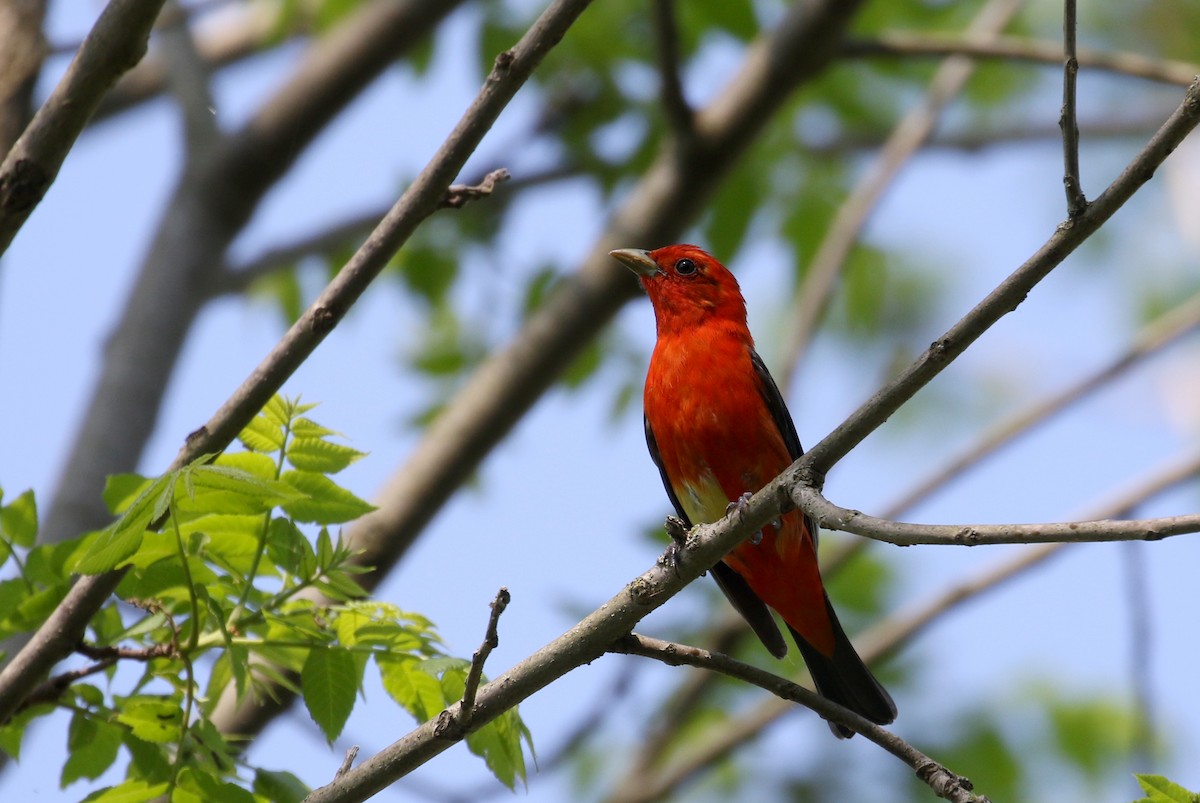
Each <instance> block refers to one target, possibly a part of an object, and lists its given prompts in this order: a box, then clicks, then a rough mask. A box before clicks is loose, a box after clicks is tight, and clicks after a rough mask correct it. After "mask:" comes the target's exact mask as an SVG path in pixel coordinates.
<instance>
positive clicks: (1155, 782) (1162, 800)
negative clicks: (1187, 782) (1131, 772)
mask: <svg viewBox="0 0 1200 803" xmlns="http://www.w3.org/2000/svg"><path fill="white" fill-rule="evenodd" d="M1134 777H1135V778H1137V782H1138V785H1139V786H1141V787H1142V791H1143V792H1145V793H1146V796H1145V797H1143V798H1140V799H1138V800H1136V801H1134V803H1200V794H1197V793H1195V792H1189V791H1188V790H1186V789H1184V788H1183V787H1182V786H1180V785H1179V784H1177V783H1175V782H1173V781H1170V780H1168V779H1166V778H1164V777H1162V776H1161V775H1135V776H1134Z"/></svg>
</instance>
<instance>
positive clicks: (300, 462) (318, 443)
mask: <svg viewBox="0 0 1200 803" xmlns="http://www.w3.org/2000/svg"><path fill="white" fill-rule="evenodd" d="M365 455H366V453H365V452H360V451H358V450H357V449H351V448H350V447H349V446H341V445H339V444H336V443H330V442H329V441H326V440H322V439H321V438H296V439H295V440H293V441H292V442H291V444H290V445H289V446H288V449H287V459H288V462H290V463H291V464H292V465H293V466H295V467H296V468H298V469H300V470H301V471H315V472H318V473H321V474H336V473H338V472H339V471H341V470H342V469H344V468H346V467H347V466H349V465H350V464H351V463H353V462H355V461H357V460H360V459H361V458H362V457H364V456H365Z"/></svg>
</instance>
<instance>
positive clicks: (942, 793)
mask: <svg viewBox="0 0 1200 803" xmlns="http://www.w3.org/2000/svg"><path fill="white" fill-rule="evenodd" d="M609 651H610V652H615V653H622V654H625V655H640V656H642V657H644V658H653V659H655V660H657V661H662V662H663V663H665V664H668V665H669V666H679V665H686V666H694V667H697V668H699V669H707V670H709V671H711V672H719V673H720V674H722V675H726V676H728V677H731V678H735V679H737V680H741V681H745V682H746V683H751V684H753V685H755V686H758V687H759V688H762V689H766V690H767V691H769V692H771V693H772V694H774V695H775V696H776V697H779V698H780V699H781V700H787V701H791V702H796V703H800V704H801V705H803V706H805V707H807V708H811V709H812V710H813V711H815V712H817V713H818V714H820V715H821V716H822V717H823V718H824V719H825V720H827V721H829V722H836V723H838V724H839V725H845V726H846V727H848V728H850V729H852V730H854V731H857V732H858V733H860V734H862V735H863V737H865V738H866V739H869V740H870V741H872V742H874V743H875V744H877V745H879V746H880V747H882V748H883V749H884V750H886V751H888V752H889V753H891V754H892V755H894V756H895V757H896V758H898V759H900V760H901V761H903V762H904V763H905V764H907V765H908V766H909V767H911V768H912V770H913V771H914V772H915V773H916V775H917V777H918V778H920V779H921V780H922V781H923V782H925V783H926V784H928V785H929V787H930V788H931V789H932V790H933V792H934V794H936V795H937V796H938V797H940V798H943V799H945V800H953V801H960V803H988V799H987V798H986V797H982V796H978V795H975V794H974V793H973V792H972V790H973V788H974V787H973V786H972V785H971V782H970V781H969V780H967V779H966V778H964V777H962V776H961V775H956V774H955V773H953V772H951V771H950V770H948V769H946V768H945V767H943V766H942V765H941V764H939V763H938V762H936V761H934V760H933V759H931V758H930V757H929V756H927V755H925V754H924V753H922V752H921V751H919V750H917V749H916V748H915V747H913V746H912V745H910V744H909V743H908V742H906V741H904V740H903V739H901V738H900V737H899V736H896V735H895V734H894V733H892V732H890V731H887V730H884V729H883V728H881V727H879V726H878V725H876V724H874V723H873V722H871V721H869V720H867V719H865V718H863V717H861V716H859V715H858V714H856V713H854V712H853V711H851V710H849V709H847V708H843V707H842V706H840V705H838V704H837V703H833V702H830V701H829V700H827V699H825V698H824V697H822V696H821V695H819V694H817V693H816V692H813V691H809V690H808V689H806V688H804V687H803V686H800V685H797V684H796V683H793V682H792V681H790V680H788V679H787V678H782V677H779V676H778V675H774V674H771V673H770V672H767V671H765V670H762V669H759V668H758V667H756V666H751V665H750V664H746V663H742V662H741V661H737V660H734V659H733V658H730V657H729V656H727V655H721V654H720V653H712V652H709V651H708V650H702V649H700V648H698V647H690V646H688V645H686V644H675V643H672V642H669V641H661V640H659V639H655V638H648V637H646V636H642V635H639V634H637V633H631V634H630V635H628V636H626V637H625V638H623V639H621V640H619V641H617V642H616V643H614V644H613V645H612V646H610V647H609Z"/></svg>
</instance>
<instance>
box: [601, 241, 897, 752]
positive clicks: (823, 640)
mask: <svg viewBox="0 0 1200 803" xmlns="http://www.w3.org/2000/svg"><path fill="white" fill-rule="evenodd" d="M612 256H613V257H614V258H616V259H617V260H619V261H620V262H622V263H623V264H625V265H626V266H628V267H629V268H631V269H632V270H633V271H634V272H635V273H637V274H638V276H639V277H640V279H641V283H642V286H643V287H644V288H645V289H646V293H647V295H649V296H650V301H651V303H652V304H653V306H654V317H655V321H656V324H657V328H658V341H657V343H656V344H655V346H654V354H653V356H652V357H651V358H650V369H649V371H648V373H647V375H646V392H645V396H644V404H645V425H646V443H647V445H648V446H649V447H650V456H651V457H652V458H654V462H655V464H657V465H658V470H659V473H660V474H661V475H662V480H663V485H665V486H666V489H667V496H669V497H670V499H671V503H672V504H674V506H675V510H676V512H677V513H678V514H679V517H680V518H682V519H683V521H684V524H685V525H686V526H688V527H691V526H692V525H693V524H698V523H701V522H713V521H716V520H718V519H720V518H722V517H723V516H724V515H725V513H726V511H727V509H728V508H729V506H730V504H731V503H733V504H737V503H738V501H739V500H741V499H742V498H743V497H744V495H746V494H748V493H754V492H756V491H758V490H759V489H761V488H762V487H763V486H764V485H766V484H767V483H768V482H770V481H771V480H772V479H774V478H775V476H776V475H778V474H780V473H781V472H782V471H783V470H784V469H785V468H787V467H788V466H789V465H790V464H791V463H792V462H793V461H795V460H796V459H797V458H799V457H800V455H801V454H803V453H804V450H803V449H802V448H801V446H800V439H799V437H798V436H797V435H796V427H795V425H794V424H793V423H792V418H791V416H790V415H789V414H788V411H787V407H786V405H785V404H784V401H783V397H782V396H781V395H780V393H779V388H778V387H777V386H776V385H775V380H773V379H772V378H771V375H770V373H768V372H767V367H766V366H765V365H764V364H763V361H762V358H760V357H759V356H758V354H757V353H756V352H755V350H754V339H753V338H752V337H751V336H750V329H749V327H748V326H747V325H746V301H745V299H743V298H742V293H741V290H740V289H739V288H738V283H737V280H736V279H734V278H733V274H731V273H730V272H729V271H728V270H726V268H725V267H724V266H723V265H722V264H721V263H720V262H718V261H717V260H716V259H715V258H713V257H712V256H711V255H709V254H708V253H706V252H704V251H703V250H701V249H699V248H697V247H696V246H693V245H671V246H667V247H666V248H659V249H658V250H656V251H642V250H638V249H633V248H627V249H621V250H617V251H613V252H612ZM712 575H713V578H714V579H715V580H716V581H717V585H719V586H720V587H721V590H722V591H723V592H725V596H726V597H728V599H729V601H730V602H731V603H733V607H734V608H736V609H737V610H738V612H739V613H740V614H741V615H742V616H743V617H745V619H746V621H747V622H748V623H749V624H750V627H751V628H753V630H754V632H755V633H756V634H757V635H758V637H759V639H761V640H762V642H763V644H764V645H765V646H766V648H767V650H768V651H770V653H771V654H772V655H774V656H775V657H777V658H782V657H783V656H784V655H785V654H786V653H787V644H786V642H784V640H783V636H782V634H781V633H780V631H779V627H778V626H777V625H776V623H775V620H774V618H773V617H772V616H771V612H770V610H768V608H771V609H774V610H775V611H776V612H777V613H778V614H779V616H780V617H781V618H782V619H783V621H784V623H785V624H786V625H787V628H788V630H789V631H791V634H792V638H793V639H794V640H795V642H796V646H797V647H799V648H800V654H801V655H802V656H803V657H804V662H805V663H806V664H807V665H808V669H809V672H810V673H811V674H812V678H813V683H814V684H815V685H816V687H817V691H818V692H819V693H820V694H822V695H824V696H825V697H827V698H828V699H830V700H832V701H834V702H836V703H840V704H841V705H843V706H845V707H846V708H849V709H850V710H852V711H856V712H857V713H859V714H861V715H862V716H863V717H865V718H867V719H869V720H871V721H872V722H876V723H879V724H881V725H885V724H887V723H889V722H891V721H892V720H894V719H895V718H896V704H895V703H893V702H892V698H891V696H890V695H889V694H888V693H887V691H886V690H885V689H884V688H883V686H881V685H880V684H879V681H877V680H876V679H875V677H874V675H872V674H871V671H870V670H869V669H867V667H866V665H865V664H864V663H863V662H862V659H861V658H859V657H858V653H856V652H855V651H854V646H853V645H852V644H851V643H850V639H849V638H847V636H846V633H845V631H844V630H842V626H841V625H840V624H839V623H838V620H837V616H836V615H835V614H834V611H833V607H832V606H831V605H830V603H829V596H828V595H827V594H826V593H825V586H824V584H823V583H822V582H821V574H820V570H819V567H818V565H817V527H816V523H815V522H813V521H812V520H811V519H810V518H808V517H807V516H806V515H805V514H804V513H803V512H802V511H799V510H795V511H790V512H788V513H786V514H784V515H783V516H781V517H780V519H779V520H778V521H777V522H773V523H772V524H770V525H768V526H766V527H764V528H763V529H762V531H761V533H758V534H756V535H755V536H753V537H751V538H749V539H747V540H746V541H743V542H742V543H741V544H740V545H738V546H737V547H735V548H734V549H733V551H731V552H730V553H729V554H728V555H726V556H725V557H724V558H723V559H722V560H721V562H720V563H718V564H717V565H716V566H714V567H713V569H712ZM830 727H831V729H832V730H833V732H834V734H836V735H838V736H841V737H848V736H852V735H853V732H852V731H850V730H849V729H847V728H844V727H842V726H839V725H834V724H832V723H831V724H830Z"/></svg>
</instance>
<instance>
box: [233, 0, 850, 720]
mask: <svg viewBox="0 0 1200 803" xmlns="http://www.w3.org/2000/svg"><path fill="white" fill-rule="evenodd" d="M860 2H861V0H855V2H850V0H822V2H821V3H819V4H816V5H811V4H796V5H794V6H792V7H791V10H790V11H789V13H788V14H787V15H786V16H785V17H784V19H783V20H782V21H781V22H780V23H779V25H778V27H777V28H776V29H775V30H773V31H771V32H770V33H769V34H767V35H764V36H763V37H761V38H760V39H759V40H758V41H756V42H755V43H754V44H753V45H751V46H750V48H749V49H748V51H747V54H746V57H745V59H744V61H743V64H742V67H741V69H740V70H739V72H738V73H736V74H735V75H734V76H733V78H732V79H731V81H730V82H729V84H728V85H727V87H726V88H725V89H724V90H723V91H722V92H721V93H720V94H719V95H718V96H717V97H716V98H715V99H714V100H713V101H712V102H711V103H710V104H709V105H708V106H707V107H705V108H703V109H701V110H699V111H698V113H697V115H696V142H695V147H694V149H693V155H694V158H695V159H696V160H699V161H698V164H703V169H698V168H696V166H695V165H693V163H692V162H690V161H689V162H683V161H681V160H680V159H679V158H678V155H677V154H676V153H675V152H674V151H673V150H671V149H669V148H667V149H664V150H662V151H660V153H659V156H658V158H657V159H656V160H655V162H654V163H653V164H652V165H651V166H650V168H649V169H648V171H647V172H646V174H645V177H644V178H643V179H642V181H641V182H640V183H639V184H638V185H637V186H636V187H635V188H634V189H633V190H632V191H631V192H630V194H629V196H628V197H627V198H626V200H625V202H624V203H623V204H622V205H621V207H620V208H619V209H618V210H617V211H616V213H615V214H614V215H613V217H612V219H611V221H610V222H609V225H608V227H607V228H606V230H605V231H604V232H603V233H602V234H601V236H600V237H599V239H598V240H597V242H596V243H595V244H594V245H593V247H592V250H591V252H590V253H589V254H588V256H587V257H586V258H585V260H584V262H583V264H582V266H581V267H580V268H579V270H578V271H577V272H576V273H575V274H574V275H573V276H571V277H570V278H568V279H566V280H564V281H563V282H562V283H561V285H560V286H559V288H558V289H557V290H556V291H555V292H554V294H553V295H551V296H550V297H549V298H548V299H547V300H546V301H545V302H544V303H543V304H542V305H541V306H540V307H539V308H538V309H537V310H536V311H535V312H534V313H533V314H531V315H530V316H529V318H528V319H527V320H526V322H525V324H524V325H523V326H522V328H521V330H520V332H519V333H518V334H517V336H516V337H515V338H514V339H513V341H512V342H511V343H510V344H509V345H508V346H506V347H504V348H502V349H499V350H497V351H496V352H495V353H493V354H492V355H491V356H490V357H489V358H488V359H487V360H486V361H485V362H484V363H483V364H482V365H481V366H480V367H479V368H478V369H477V370H476V371H475V373H474V374H473V375H472V377H471V378H470V380H469V381H468V382H467V384H466V385H465V386H464V387H463V389H462V390H461V391H460V392H459V393H458V394H457V395H456V396H455V397H454V398H453V399H452V400H451V401H450V403H449V405H448V406H447V407H446V408H445V410H444V411H443V412H442V413H441V415H440V416H439V417H438V418H437V419H436V420H435V421H434V422H433V424H432V425H431V426H430V427H429V429H428V431H427V432H426V434H425V437H424V438H423V439H422V441H421V443H420V444H419V445H418V446H417V448H416V450H415V451H414V452H413V454H412V455H411V457H410V458H409V459H408V462H407V463H405V465H404V466H402V467H401V468H400V470H399V471H397V472H396V474H394V475H393V476H392V477H391V478H390V479H389V480H388V481H387V482H386V483H385V485H384V487H383V488H382V489H381V491H380V492H379V494H378V499H377V502H376V504H377V505H378V510H376V511H374V512H373V513H371V514H369V515H367V516H364V517H363V518H362V519H360V520H358V521H357V522H355V524H354V526H353V527H351V528H350V529H349V530H348V531H347V533H346V538H347V542H348V544H349V546H350V548H351V549H353V550H355V552H356V557H355V560H356V562H360V563H361V565H364V566H371V567H373V568H374V571H372V572H371V573H369V574H365V575H361V576H360V577H358V578H357V579H358V580H359V582H360V583H362V584H363V586H364V587H365V588H367V589H368V590H370V589H373V588H375V587H376V585H377V584H378V583H379V582H380V580H381V579H382V577H383V576H384V575H385V574H386V573H387V571H388V570H389V569H390V568H391V567H392V566H393V565H394V564H395V563H396V562H397V561H398V560H399V559H400V558H401V556H403V555H404V553H405V552H406V551H407V549H408V548H409V547H410V546H411V545H412V544H413V542H414V541H415V539H416V538H417V536H418V535H419V534H420V532H421V530H422V529H423V528H424V526H425V525H426V523H427V522H428V521H429V520H430V519H431V518H432V517H433V515H434V514H435V513H436V512H437V510H438V509H440V507H441V506H442V505H443V504H444V503H445V501H446V500H447V499H448V498H449V497H450V495H451V494H452V493H453V492H454V491H455V490H456V489H457V488H458V487H459V486H460V485H461V484H462V483H463V482H464V481H465V480H466V479H467V478H468V477H469V476H470V475H471V473H472V472H473V471H474V470H475V469H476V467H477V466H478V465H479V463H480V462H481V461H482V460H483V458H484V457H485V456H486V455H487V454H488V452H489V451H490V450H491V449H492V448H493V447H494V446H495V445H496V444H497V443H499V442H500V440H501V439H503V438H504V436H505V435H507V433H508V431H509V430H510V429H511V428H512V426H513V425H514V424H515V423H516V421H518V420H519V419H520V417H521V416H522V415H523V414H524V413H525V412H526V411H527V410H528V409H529V408H530V407H531V406H532V405H533V404H534V402H535V401H537V399H538V398H539V397H540V396H541V395H542V393H544V392H545V391H546V390H547V388H549V387H550V385H551V384H552V383H553V382H554V381H555V379H556V378H557V377H558V376H559V375H560V374H561V373H562V372H563V371H564V370H565V369H566V367H567V366H568V365H570V364H571V361H572V360H573V359H574V358H575V357H576V356H577V355H578V353H579V352H580V350H582V349H583V348H584V346H585V345H586V344H587V343H589V342H590V341H591V340H592V339H593V338H594V337H596V335H597V334H598V333H599V332H600V331H601V329H603V327H604V326H605V325H606V324H607V323H608V321H609V320H611V318H612V317H613V316H614V315H615V314H616V312H617V310H618V309H620V307H621V306H622V305H623V304H625V303H626V302H627V301H629V300H631V299H632V298H634V297H635V295H636V293H637V285H636V283H635V282H634V281H632V279H631V278H630V276H629V272H628V271H626V270H624V269H622V268H621V267H620V266H618V265H617V264H616V263H614V262H613V260H612V258H611V257H609V256H608V252H609V251H611V250H613V249H614V248H620V247H624V246H628V245H630V244H631V243H647V244H648V243H662V242H670V241H672V240H674V239H676V238H677V237H678V236H679V234H680V233H681V232H682V231H684V230H685V229H686V227H687V226H688V224H689V223H690V221H693V220H695V219H696V217H697V216H698V215H699V213H700V211H701V210H702V209H703V208H704V205H705V204H706V203H707V201H708V200H709V199H710V198H711V197H712V194H713V192H714V191H715V189H716V188H717V187H718V186H719V184H720V181H721V179H722V178H723V177H724V175H725V174H726V173H727V172H728V170H729V169H730V168H731V166H732V165H733V164H734V163H735V162H736V161H737V159H738V158H739V157H740V156H741V155H742V154H743V153H744V152H745V151H746V149H747V148H748V147H749V145H750V143H751V142H752V141H753V140H754V138H755V137H757V136H758V135H759V134H760V133H761V131H762V129H763V127H764V126H765V125H766V123H767V122H768V121H769V119H770V117H771V115H772V114H774V113H775V112H776V111H777V110H778V109H780V108H781V107H782V106H783V104H784V103H785V102H786V101H787V99H788V97H789V96H790V93H791V92H792V91H793V90H794V89H795V88H796V87H798V86H800V85H802V84H803V83H804V82H805V81H806V80H809V79H810V78H811V77H813V76H815V75H816V74H818V73H819V72H820V71H821V70H822V69H824V68H825V67H826V66H827V65H828V64H829V62H830V60H831V59H832V58H833V57H834V55H835V53H836V51H837V46H838V41H839V39H840V37H841V35H842V32H843V31H844V30H845V28H846V26H847V25H848V24H849V22H850V20H851V19H852V18H853V16H854V14H855V12H856V11H857V10H858V7H859V5H860ZM292 699H293V695H291V694H288V693H286V691H282V690H281V691H279V692H278V698H277V699H269V700H268V699H259V700H244V701H241V702H240V703H239V701H237V700H236V696H235V695H233V694H232V693H227V694H226V695H225V696H224V697H223V698H222V699H221V701H220V702H219V703H218V705H217V708H216V710H215V711H214V713H213V721H214V723H216V724H217V725H218V727H219V728H221V730H222V731H223V732H225V733H233V734H239V735H243V736H246V735H251V734H254V733H257V732H258V731H259V730H261V729H262V728H263V727H264V726H265V725H266V723H267V722H269V721H270V720H271V719H272V718H273V717H275V716H276V715H277V714H278V713H279V712H280V711H282V710H284V708H285V707H286V706H287V705H289V704H290V703H291V700H292Z"/></svg>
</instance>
